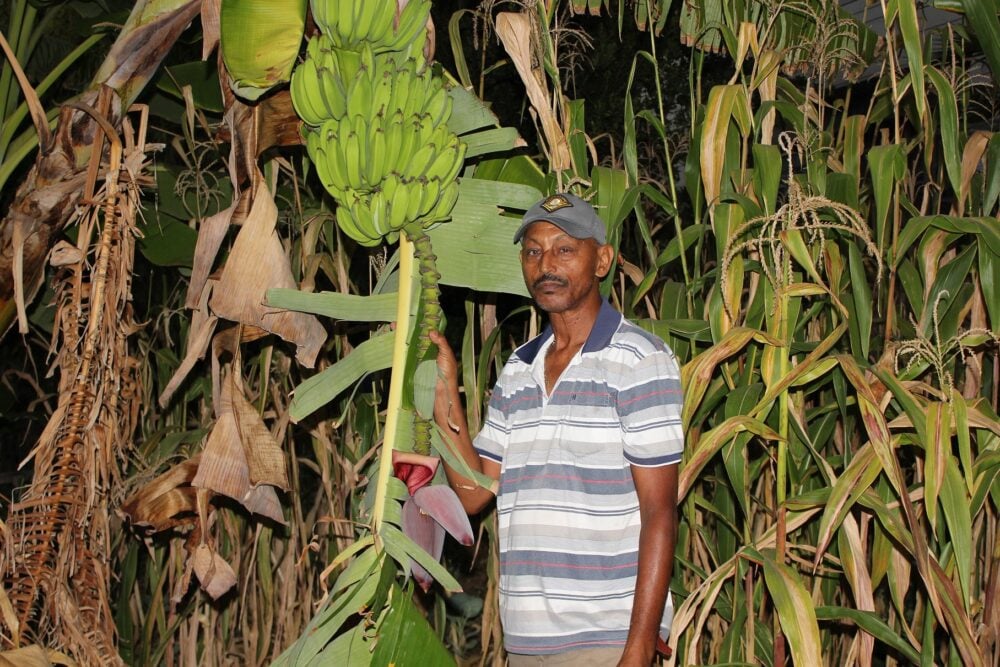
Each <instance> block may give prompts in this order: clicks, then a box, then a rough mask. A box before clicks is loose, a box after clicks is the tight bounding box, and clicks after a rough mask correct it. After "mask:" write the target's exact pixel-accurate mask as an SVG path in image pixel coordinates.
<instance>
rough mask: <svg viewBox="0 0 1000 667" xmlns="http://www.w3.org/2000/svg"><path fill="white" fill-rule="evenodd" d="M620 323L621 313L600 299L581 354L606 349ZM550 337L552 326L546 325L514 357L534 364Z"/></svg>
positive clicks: (605, 300) (517, 350)
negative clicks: (595, 317)
mask: <svg viewBox="0 0 1000 667" xmlns="http://www.w3.org/2000/svg"><path fill="white" fill-rule="evenodd" d="M621 321H622V315H621V313H619V312H618V311H617V310H615V309H614V308H613V307H612V306H611V304H610V303H608V300H607V299H601V309H600V310H599V311H597V319H596V320H594V326H593V328H592V329H591V330H590V335H589V336H587V342H586V343H584V344H583V350H582V352H584V353H586V352H598V351H600V350H603V349H604V348H606V347H607V346H608V345H609V344H610V343H611V337H612V336H614V335H615V332H616V331H617V330H618V325H619V324H621ZM551 337H552V326H551V325H547V326H546V327H545V330H544V331H542V333H541V334H539V335H538V336H535V337H534V338H532V339H531V340H529V341H528V342H527V343H525V344H524V345H522V346H521V347H519V348H517V349H516V350H515V351H514V355H515V356H517V358H518V359H520V360H521V361H523V362H524V363H526V364H531V363H534V361H535V357H536V356H537V355H538V350H539V349H540V348H541V347H542V343H544V342H545V341H546V340H548V339H549V338H551Z"/></svg>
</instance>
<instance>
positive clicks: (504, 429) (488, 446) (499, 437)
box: [472, 378, 510, 463]
mask: <svg viewBox="0 0 1000 667" xmlns="http://www.w3.org/2000/svg"><path fill="white" fill-rule="evenodd" d="M502 380H503V378H501V379H500V380H498V381H497V384H496V386H495V387H493V393H492V394H491V395H490V402H489V403H488V404H487V406H486V421H485V422H483V428H482V430H481V431H479V434H478V435H476V439H475V441H474V442H473V443H472V444H473V446H474V447H475V449H476V452H477V453H478V454H479V456H481V457H482V458H486V459H489V460H491V461H495V462H497V463H502V462H503V456H504V453H505V452H506V450H507V441H508V439H509V438H510V427H509V426H508V419H507V417H508V414H507V412H508V410H507V406H506V401H505V400H504V398H503V397H504V392H503V387H502V385H501V382H502Z"/></svg>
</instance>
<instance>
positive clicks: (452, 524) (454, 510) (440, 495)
mask: <svg viewBox="0 0 1000 667" xmlns="http://www.w3.org/2000/svg"><path fill="white" fill-rule="evenodd" d="M438 463H439V460H438V459H437V458H435V457H433V456H423V455H421V454H414V453H412V452H397V451H394V452H393V453H392V467H393V471H394V472H395V473H396V477H398V478H399V479H400V480H402V481H403V482H404V483H405V484H406V488H407V490H409V492H410V497H409V498H407V499H406V501H404V502H403V525H402V529H403V533H404V534H405V535H406V536H407V537H409V538H410V539H411V540H413V541H414V542H416V543H417V544H418V545H419V546H420V548H421V549H424V550H425V551H426V552H427V553H429V554H430V555H431V556H432V557H433V558H434V559H435V560H441V550H442V549H443V548H444V534H445V531H447V532H449V533H451V536H452V537H454V538H455V539H456V540H458V541H459V542H460V543H462V544H464V545H466V546H469V545H471V544H472V542H473V535H472V524H470V523H469V517H468V515H467V514H466V513H465V509H464V508H463V507H462V502H461V501H460V500H459V499H458V496H456V495H455V492H454V491H452V489H451V487H449V486H446V485H444V484H437V485H433V486H430V485H429V484H430V481H431V480H432V479H433V478H434V473H435V472H436V471H437V467H438ZM410 573H411V574H412V575H413V578H414V579H415V580H416V582H417V583H418V584H419V585H420V587H421V588H422V589H424V592H427V591H428V590H430V587H431V582H432V581H433V579H432V577H431V575H430V574H428V572H427V571H426V570H425V569H424V568H422V567H421V566H420V565H419V564H418V563H417V562H416V561H412V560H411V561H410Z"/></svg>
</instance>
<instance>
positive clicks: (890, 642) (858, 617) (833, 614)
mask: <svg viewBox="0 0 1000 667" xmlns="http://www.w3.org/2000/svg"><path fill="white" fill-rule="evenodd" d="M816 619H817V620H819V621H850V622H852V623H855V624H856V625H857V626H858V627H859V628H861V629H862V630H864V631H865V632H867V633H868V634H870V635H871V636H872V637H874V638H875V639H877V640H878V641H880V642H882V643H883V644H885V645H886V646H888V647H890V648H892V649H895V650H896V651H898V652H899V653H900V654H901V655H902V656H903V657H905V658H906V659H907V660H909V661H910V662H911V663H913V664H914V665H916V664H918V663H919V662H920V654H919V653H917V651H916V649H914V648H913V647H912V646H911V645H910V644H908V643H907V642H906V640H904V639H903V638H902V637H900V636H899V635H898V634H896V633H895V632H893V630H892V628H890V627H889V626H888V625H887V624H886V622H885V621H883V620H882V619H881V618H879V615H878V614H876V613H875V612H871V611H862V610H860V609H851V608H849V607H831V606H822V607H816Z"/></svg>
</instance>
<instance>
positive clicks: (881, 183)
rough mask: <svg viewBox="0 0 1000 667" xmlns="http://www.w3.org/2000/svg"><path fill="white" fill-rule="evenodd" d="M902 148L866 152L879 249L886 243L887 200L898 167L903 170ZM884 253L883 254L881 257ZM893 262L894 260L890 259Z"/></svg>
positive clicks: (894, 146)
mask: <svg viewBox="0 0 1000 667" xmlns="http://www.w3.org/2000/svg"><path fill="white" fill-rule="evenodd" d="M904 160H905V156H904V154H903V147H902V146H897V145H895V144H894V145H891V146H876V147H874V148H872V149H871V150H869V151H868V165H869V168H868V171H869V173H870V174H871V178H872V185H873V186H874V191H873V192H874V194H875V229H876V235H875V245H877V246H879V248H880V249H882V248H884V245H885V243H886V221H887V220H888V218H889V200H890V197H891V196H892V190H893V187H894V186H895V184H896V182H897V180H898V178H900V176H897V172H898V171H899V170H898V166H899V164H900V163H902V164H903V165H904V166H903V168H904V170H905V161H904ZM884 254H885V253H884V252H883V255H884ZM890 259H892V260H893V261H895V258H894V257H893V258H890Z"/></svg>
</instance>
